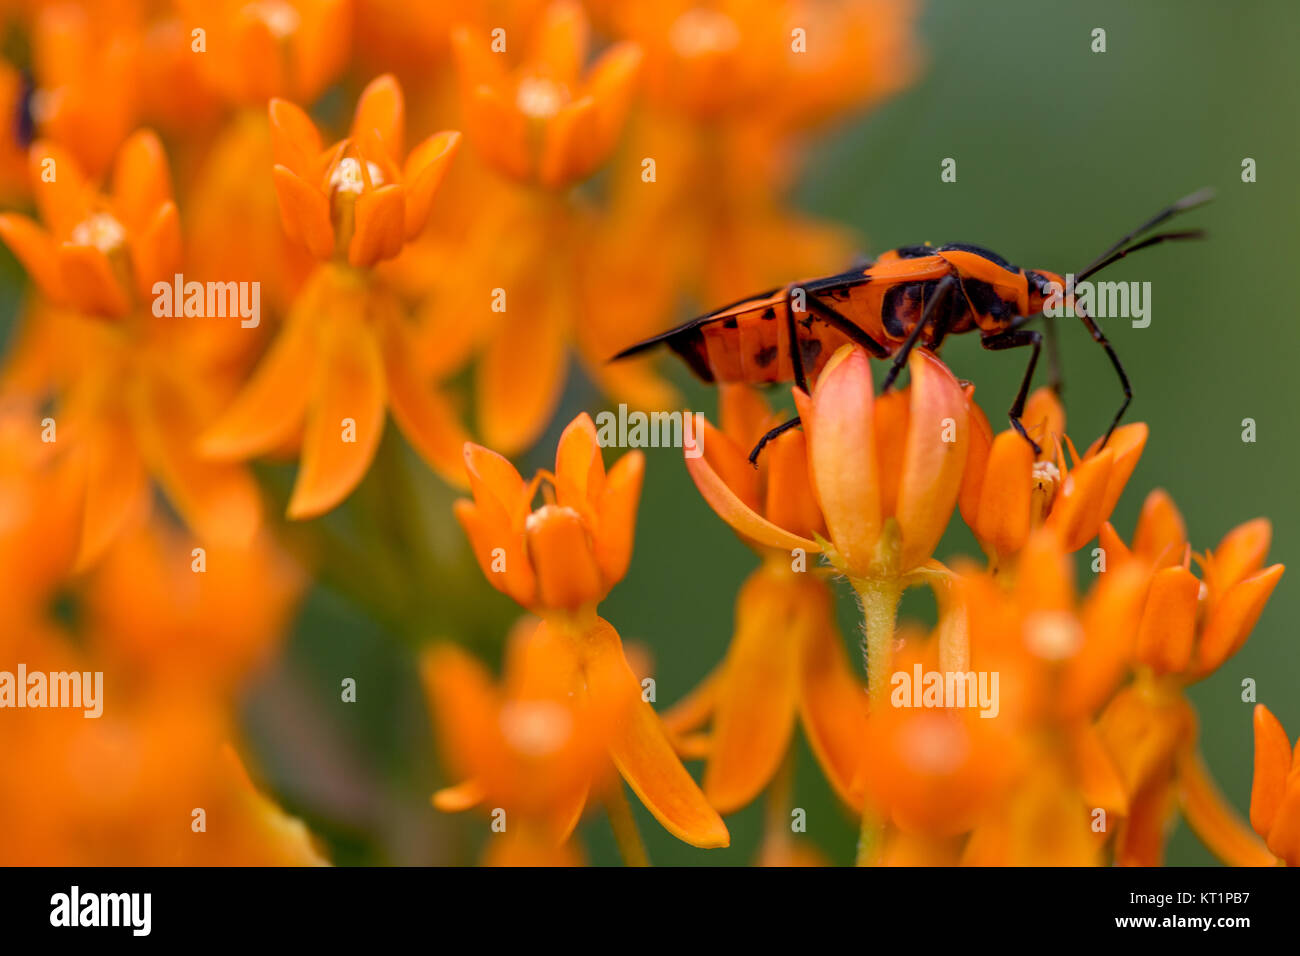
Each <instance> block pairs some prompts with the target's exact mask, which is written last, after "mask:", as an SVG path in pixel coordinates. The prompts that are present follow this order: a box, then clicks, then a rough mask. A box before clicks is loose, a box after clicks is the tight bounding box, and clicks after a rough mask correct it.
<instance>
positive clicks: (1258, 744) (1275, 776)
mask: <svg viewBox="0 0 1300 956" xmlns="http://www.w3.org/2000/svg"><path fill="white" fill-rule="evenodd" d="M1254 721H1255V776H1254V781H1253V782H1252V784H1251V788H1250V825H1251V826H1252V827H1254V828H1255V832H1256V833H1258V834H1259V835H1260V836H1262V837H1265V838H1267V837H1268V831H1269V829H1270V828H1271V827H1272V826H1273V822H1274V821H1275V820H1276V819H1277V812H1278V809H1279V808H1280V807H1281V806H1282V798H1283V796H1284V795H1285V793H1286V778H1287V772H1288V770H1289V769H1290V767H1291V741H1290V740H1288V739H1287V736H1286V730H1285V728H1283V726H1282V722H1281V721H1280V720H1278V719H1277V718H1276V717H1274V716H1273V713H1272V711H1270V710H1269V709H1268V708H1267V707H1265V706H1264V705H1263V704H1256V705H1255V716H1254Z"/></svg>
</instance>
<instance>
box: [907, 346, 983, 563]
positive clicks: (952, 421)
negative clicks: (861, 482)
mask: <svg viewBox="0 0 1300 956" xmlns="http://www.w3.org/2000/svg"><path fill="white" fill-rule="evenodd" d="M907 367H908V371H909V372H910V374H911V377H912V384H911V389H910V410H909V415H908V420H907V443H906V446H905V451H904V454H903V464H902V470H901V473H900V476H899V482H898V500H897V505H896V510H895V517H896V518H897V519H898V526H899V528H900V530H901V531H902V534H903V548H902V567H903V568H904V569H909V568H915V567H919V566H920V565H922V564H924V563H925V562H926V561H927V560H929V558H930V556H931V554H932V553H933V551H934V548H935V546H936V545H937V544H938V543H939V539H940V538H941V537H942V536H943V532H944V529H945V528H947V527H948V519H949V518H950V517H952V511H953V507H954V506H955V505H956V504H957V493H958V491H959V490H960V487H961V475H962V469H963V468H964V467H965V465H966V451H967V448H968V446H969V442H970V436H969V431H968V429H967V427H966V400H965V397H964V396H963V395H962V391H961V386H960V385H958V384H957V380H956V379H955V378H953V375H952V372H950V371H948V367H947V366H946V365H944V364H943V363H942V362H940V361H939V359H938V358H937V357H936V356H935V355H934V353H933V352H930V351H929V350H927V349H913V350H912V354H911V356H910V357H909V359H908V363H907Z"/></svg>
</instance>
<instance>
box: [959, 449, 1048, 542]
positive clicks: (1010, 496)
mask: <svg viewBox="0 0 1300 956" xmlns="http://www.w3.org/2000/svg"><path fill="white" fill-rule="evenodd" d="M1033 471H1034V450H1033V449H1032V448H1031V447H1029V442H1027V441H1025V440H1024V439H1023V438H1021V437H1020V435H1019V434H1017V433H1016V432H1014V431H1005V432H1002V433H1000V434H999V435H998V436H997V437H996V438H994V439H993V443H992V447H991V448H990V449H989V452H988V463H987V466H986V470H985V473H984V477H983V481H982V482H981V483H980V494H979V499H978V501H979V504H978V505H977V507H976V508H975V521H974V524H973V525H972V526H971V530H972V531H974V532H975V534H976V536H977V537H978V538H979V539H980V541H981V542H983V543H984V544H985V546H986V547H991V548H992V549H993V550H994V551H996V552H997V553H998V554H1002V555H1007V554H1017V553H1018V552H1019V551H1020V549H1021V548H1023V547H1024V546H1025V542H1026V541H1027V540H1028V539H1029V526H1030V496H1031V494H1032V491H1033V488H1032V485H1033V482H1032V476H1033ZM964 517H965V518H966V519H967V523H970V517H971V516H970V515H964Z"/></svg>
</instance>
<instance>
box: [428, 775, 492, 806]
mask: <svg viewBox="0 0 1300 956" xmlns="http://www.w3.org/2000/svg"><path fill="white" fill-rule="evenodd" d="M483 800H484V793H483V787H482V785H481V784H480V783H479V782H478V781H477V780H474V779H470V780H465V781H463V782H461V783H458V784H456V785H455V786H451V787H443V788H442V789H441V790H438V791H435V792H434V794H433V797H432V798H431V800H430V803H432V804H433V806H434V808H435V809H437V810H441V811H442V812H443V813H460V812H462V811H464V810H469V809H472V808H473V807H477V806H478V805H479V804H480V803H482V802H483Z"/></svg>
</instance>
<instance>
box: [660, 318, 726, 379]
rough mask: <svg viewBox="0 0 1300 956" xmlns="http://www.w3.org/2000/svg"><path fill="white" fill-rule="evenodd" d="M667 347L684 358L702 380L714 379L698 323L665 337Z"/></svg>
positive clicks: (702, 333)
mask: <svg viewBox="0 0 1300 956" xmlns="http://www.w3.org/2000/svg"><path fill="white" fill-rule="evenodd" d="M667 342H668V347H669V348H670V349H672V350H673V351H674V352H676V353H677V354H678V355H680V356H681V357H682V358H683V359H685V360H686V364H687V365H688V366H690V369H691V371H692V372H694V373H695V374H696V375H697V376H699V378H700V381H702V382H712V381H713V380H714V376H713V368H712V367H711V366H710V365H709V359H708V349H707V348H706V347H705V344H704V332H703V331H702V330H701V329H700V327H699V326H698V325H693V326H688V327H687V328H684V329H682V330H680V331H679V332H677V333H676V334H674V335H672V336H671V337H670V338H668V339H667Z"/></svg>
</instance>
